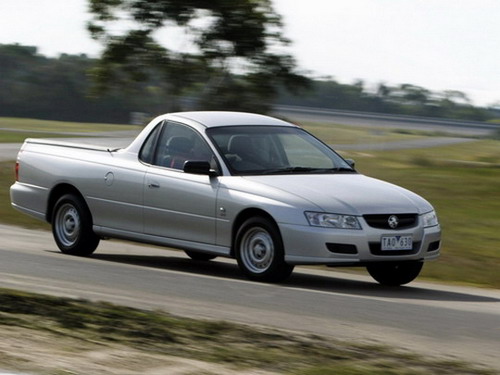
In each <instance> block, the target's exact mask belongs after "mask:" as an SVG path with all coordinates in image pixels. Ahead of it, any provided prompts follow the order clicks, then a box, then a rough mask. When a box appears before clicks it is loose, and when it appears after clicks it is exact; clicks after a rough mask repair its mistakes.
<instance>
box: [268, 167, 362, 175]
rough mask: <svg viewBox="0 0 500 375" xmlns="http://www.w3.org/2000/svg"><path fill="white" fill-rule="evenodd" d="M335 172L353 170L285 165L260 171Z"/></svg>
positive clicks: (281, 172) (350, 169)
mask: <svg viewBox="0 0 500 375" xmlns="http://www.w3.org/2000/svg"><path fill="white" fill-rule="evenodd" d="M335 172H354V169H352V168H346V167H340V168H313V167H287V168H277V169H268V170H265V171H261V174H287V173H290V174H292V173H335Z"/></svg>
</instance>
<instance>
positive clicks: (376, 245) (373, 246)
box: [369, 242, 421, 255]
mask: <svg viewBox="0 0 500 375" xmlns="http://www.w3.org/2000/svg"><path fill="white" fill-rule="evenodd" d="M420 244H421V242H414V243H413V248H412V249H411V250H382V248H381V243H380V242H370V243H369V245H370V253H372V254H373V255H412V254H416V253H418V251H419V250H420Z"/></svg>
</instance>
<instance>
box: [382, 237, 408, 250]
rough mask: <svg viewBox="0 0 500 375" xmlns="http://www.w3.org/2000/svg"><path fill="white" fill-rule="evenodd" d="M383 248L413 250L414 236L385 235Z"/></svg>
mask: <svg viewBox="0 0 500 375" xmlns="http://www.w3.org/2000/svg"><path fill="white" fill-rule="evenodd" d="M381 249H382V250H412V249H413V237H412V236H384V237H382V243H381Z"/></svg>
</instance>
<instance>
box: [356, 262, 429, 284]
mask: <svg viewBox="0 0 500 375" xmlns="http://www.w3.org/2000/svg"><path fill="white" fill-rule="evenodd" d="M423 265H424V263H423V262H405V263H374V264H371V265H369V266H367V267H366V269H367V270H368V273H369V274H370V276H371V277H373V278H374V279H375V280H376V281H378V282H379V283H380V284H382V285H389V286H399V285H404V284H408V283H409V282H411V281H413V280H415V278H416V277H417V276H418V275H419V274H420V271H421V270H422V267H423Z"/></svg>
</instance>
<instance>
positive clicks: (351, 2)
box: [0, 0, 500, 105]
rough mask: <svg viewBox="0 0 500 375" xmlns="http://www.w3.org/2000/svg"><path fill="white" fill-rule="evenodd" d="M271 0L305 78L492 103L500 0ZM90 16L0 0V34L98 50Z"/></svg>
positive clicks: (46, 50)
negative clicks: (458, 94)
mask: <svg viewBox="0 0 500 375" xmlns="http://www.w3.org/2000/svg"><path fill="white" fill-rule="evenodd" d="M235 1H236V0H235ZM272 1H273V5H274V8H275V10H276V11H277V12H278V13H279V14H280V15H281V16H282V17H283V21H284V23H285V29H284V33H285V36H287V37H288V38H289V39H291V40H292V45H291V46H290V47H289V49H288V52H289V53H291V54H292V55H293V56H295V58H296V59H297V61H298V63H299V68H300V69H301V70H302V71H307V72H309V74H310V75H311V76H313V77H332V78H333V79H335V80H337V81H339V82H342V83H353V82H354V81H356V80H363V81H364V82H365V85H366V86H367V87H375V86H376V85H377V84H378V83H385V84H387V85H396V84H402V83H410V84H415V85H419V86H423V87H425V88H427V89H430V90H432V91H444V90H459V91H463V92H465V93H466V94H467V95H468V96H469V98H471V99H472V101H473V103H474V104H476V105H491V104H493V103H500V0H307V1H304V0H272ZM90 18H91V17H90V14H89V13H88V12H87V1H86V0H0V43H2V44H8V43H19V44H23V45H33V46H37V47H38V48H39V52H40V53H42V54H44V55H47V56H57V55H58V54H60V53H69V54H80V53H86V54H87V55H89V56H98V54H99V51H100V48H101V47H100V45H99V44H97V43H96V42H95V41H93V40H92V39H91V38H90V36H89V34H88V32H87V30H86V28H85V25H86V22H87V21H89V20H90ZM0 69H1V67H0ZM0 74H1V70H0Z"/></svg>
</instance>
